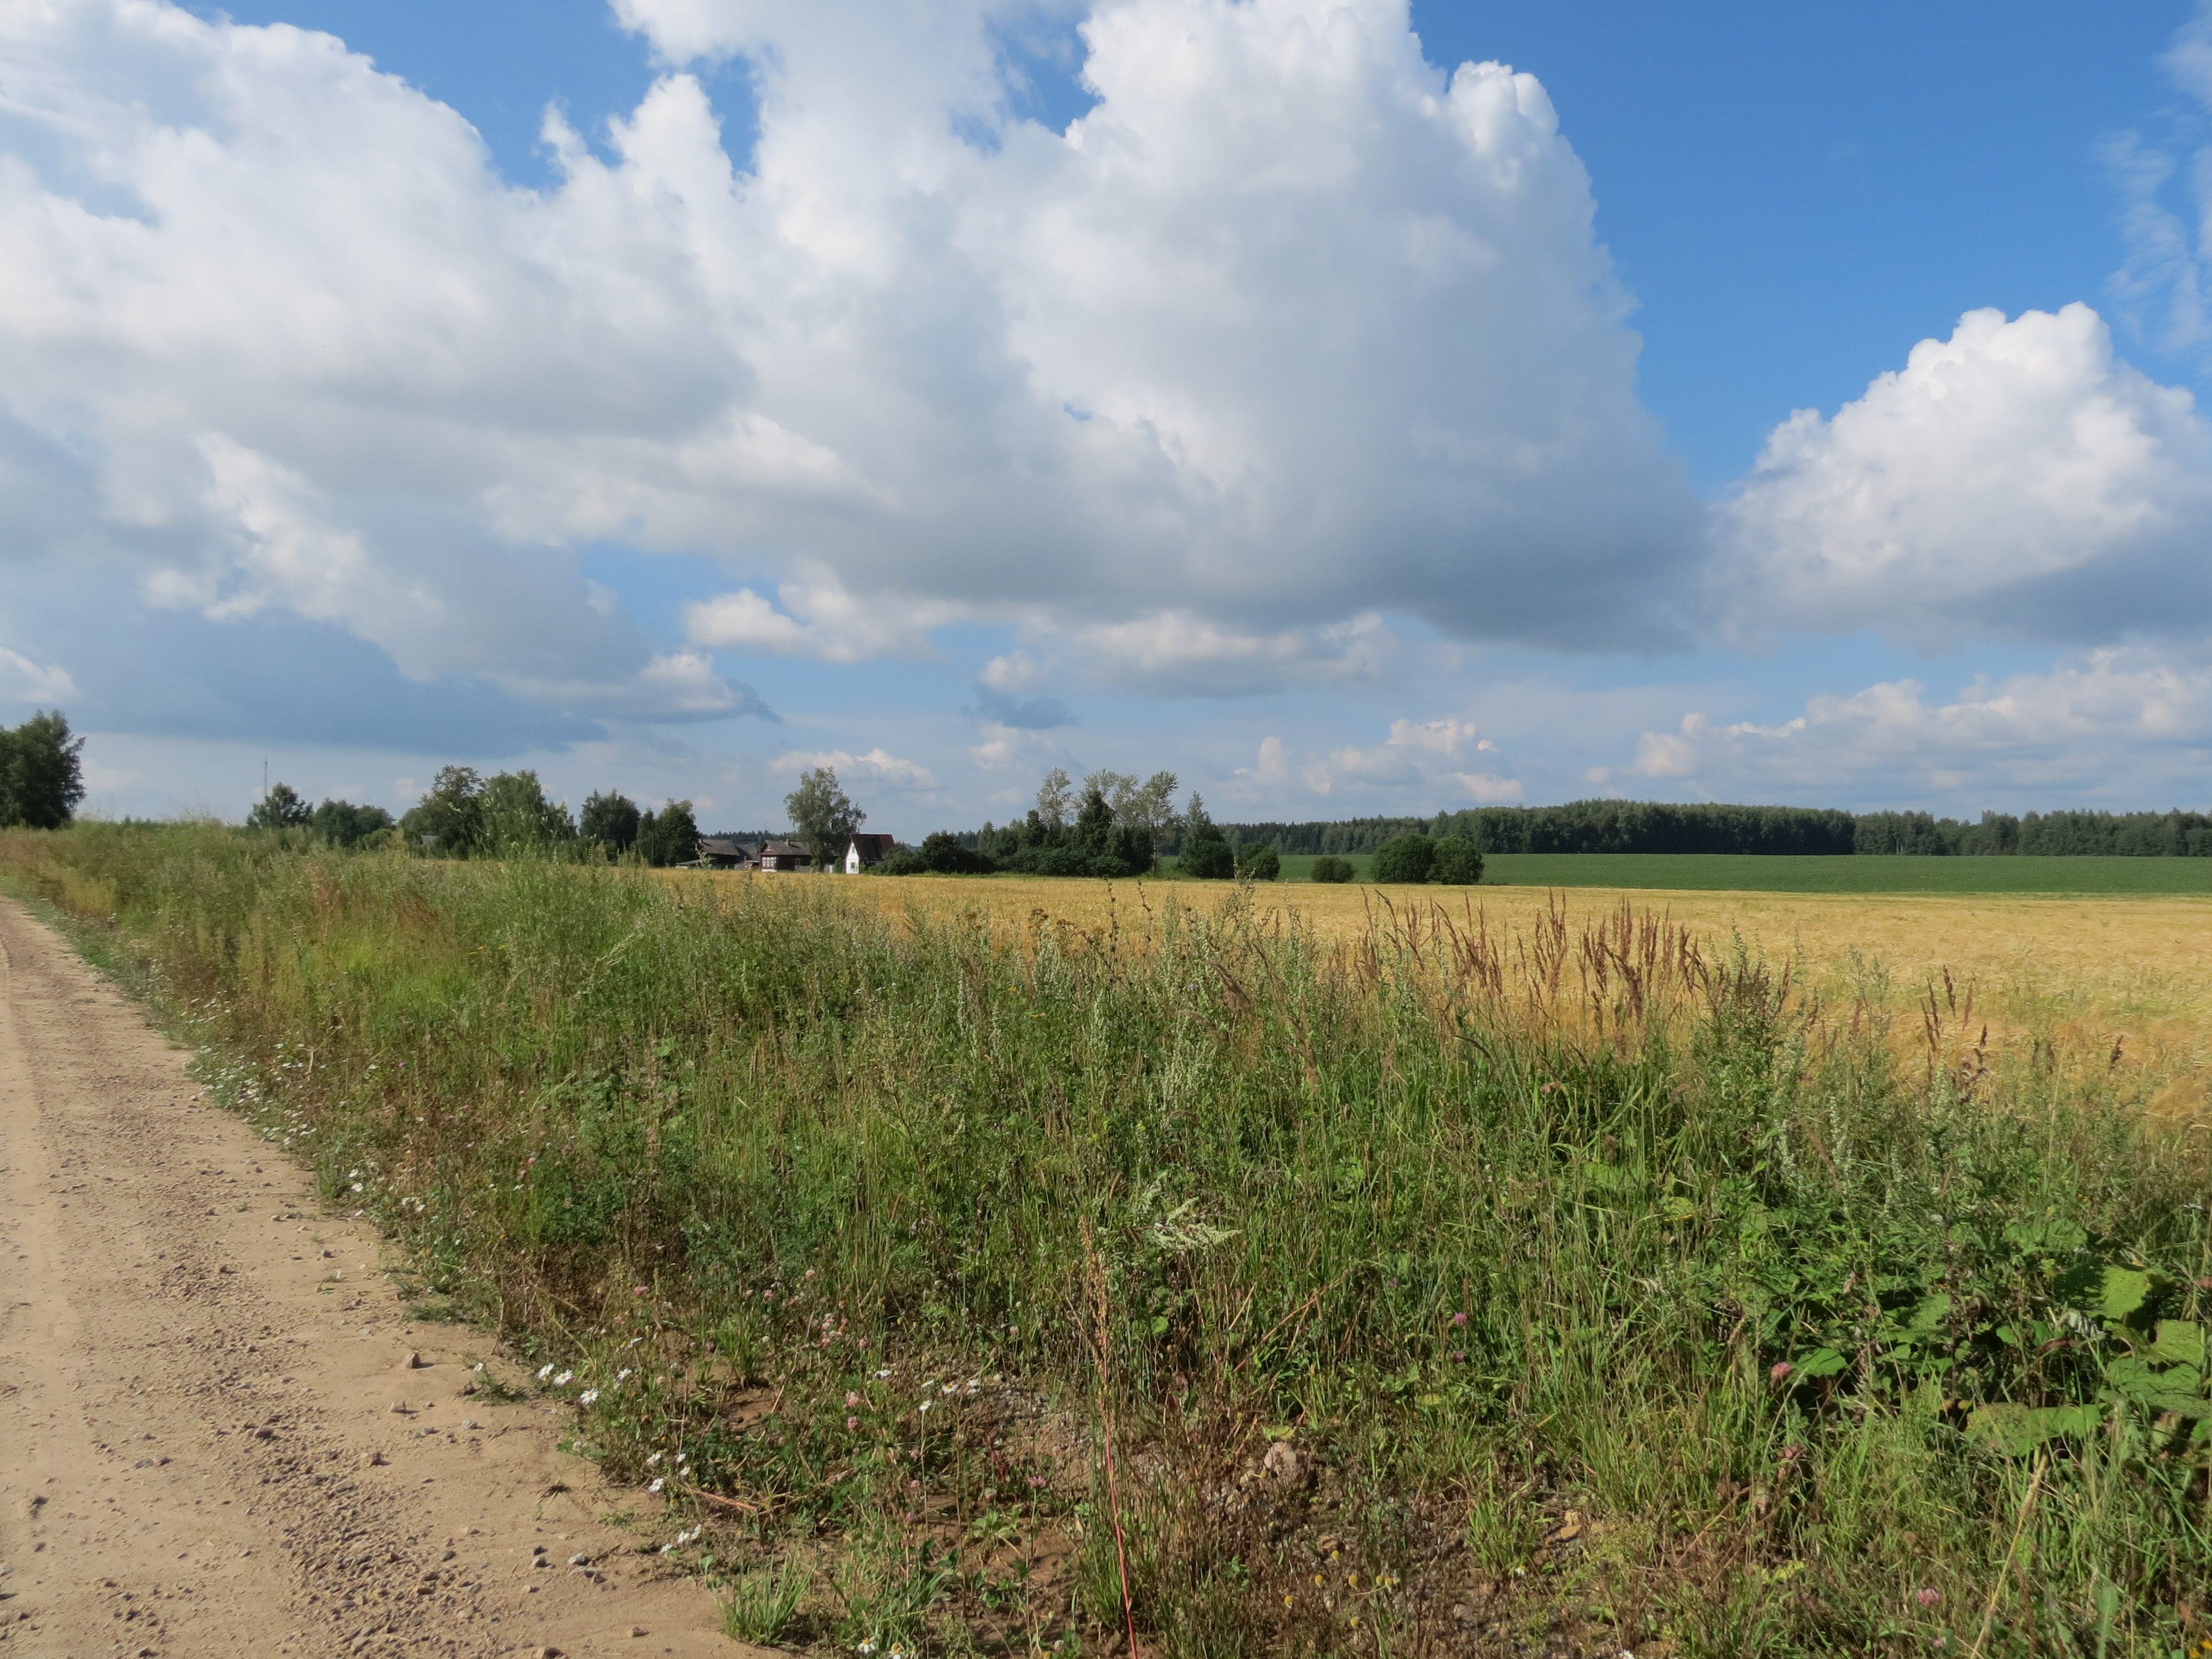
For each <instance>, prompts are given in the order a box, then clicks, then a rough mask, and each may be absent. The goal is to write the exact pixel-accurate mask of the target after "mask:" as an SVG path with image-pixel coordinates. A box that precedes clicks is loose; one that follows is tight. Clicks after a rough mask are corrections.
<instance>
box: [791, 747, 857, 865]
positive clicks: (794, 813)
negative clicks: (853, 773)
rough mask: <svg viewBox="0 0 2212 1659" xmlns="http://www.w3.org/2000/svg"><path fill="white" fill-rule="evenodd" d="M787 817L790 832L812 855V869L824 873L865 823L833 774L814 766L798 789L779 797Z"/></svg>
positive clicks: (822, 767) (827, 768)
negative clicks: (789, 819)
mask: <svg viewBox="0 0 2212 1659" xmlns="http://www.w3.org/2000/svg"><path fill="white" fill-rule="evenodd" d="M783 807H784V811H787V812H788V813H790V815H791V829H792V833H793V835H795V836H798V837H799V841H800V842H803V843H804V844H805V848H806V850H807V851H808V852H809V853H811V854H813V857H814V867H815V868H816V869H817V870H827V869H829V868H830V867H831V866H832V865H833V864H834V862H835V861H836V860H837V859H838V858H839V857H841V856H842V854H843V853H844V851H845V844H846V843H847V842H849V841H851V840H852V838H853V832H854V830H856V829H859V828H860V826H861V825H862V824H864V823H866V822H867V821H868V815H867V814H866V812H864V811H861V810H860V808H859V807H858V806H856V805H854V803H853V800H852V799H851V797H849V796H848V795H847V794H846V793H845V792H844V790H843V789H842V787H839V785H838V782H837V775H836V772H834V771H832V770H831V769H829V767H826V766H817V767H816V768H815V769H813V770H812V771H811V772H809V773H808V774H807V775H805V777H803V778H801V779H800V780H799V787H798V788H796V789H794V790H793V791H792V792H791V793H789V794H787V795H786V796H785V797H784V798H783Z"/></svg>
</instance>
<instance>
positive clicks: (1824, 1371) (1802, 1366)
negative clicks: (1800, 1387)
mask: <svg viewBox="0 0 2212 1659" xmlns="http://www.w3.org/2000/svg"><path fill="white" fill-rule="evenodd" d="M1849 1364H1850V1360H1848V1359H1846V1358H1844V1357H1843V1355H1841V1354H1839V1353H1838V1352H1836V1351H1835V1350H1834V1349H1833V1348H1815V1349H1814V1350H1813V1352H1810V1353H1808V1354H1807V1355H1806V1356H1805V1357H1804V1358H1802V1359H1801V1360H1799V1361H1798V1362H1797V1375H1798V1376H1834V1375H1835V1374H1836V1373H1837V1372H1838V1371H1840V1370H1843V1369H1844V1367H1845V1366H1847V1365H1849Z"/></svg>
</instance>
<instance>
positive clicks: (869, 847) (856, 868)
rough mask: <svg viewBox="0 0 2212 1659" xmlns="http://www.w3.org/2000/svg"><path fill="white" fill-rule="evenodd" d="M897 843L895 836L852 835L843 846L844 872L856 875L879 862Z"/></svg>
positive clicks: (889, 853) (886, 856) (888, 854)
mask: <svg viewBox="0 0 2212 1659" xmlns="http://www.w3.org/2000/svg"><path fill="white" fill-rule="evenodd" d="M897 845H898V837H897V836H860V835H856V836H854V837H853V838H852V840H851V841H850V842H848V843H847V844H846V847H845V873H846V874H847V875H848V876H857V875H859V874H860V872H861V871H863V870H865V869H866V868H867V866H870V865H872V864H881V863H882V862H883V861H884V860H885V859H887V858H889V857H890V855H891V849H892V848H895V847H896V846H897Z"/></svg>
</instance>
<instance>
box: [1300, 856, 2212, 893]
mask: <svg viewBox="0 0 2212 1659" xmlns="http://www.w3.org/2000/svg"><path fill="white" fill-rule="evenodd" d="M1372 862H1373V860H1372V859H1371V858H1370V856H1369V855H1367V854H1360V855H1358V856H1357V857H1355V858H1353V859H1352V865H1353V866H1354V868H1356V869H1357V870H1358V872H1359V876H1358V878H1359V879H1360V880H1362V881H1364V880H1366V879H1367V878H1368V871H1369V866H1370V864H1371V863H1372ZM1313 865H1314V860H1312V859H1311V858H1310V857H1294V858H1285V860H1283V879H1284V880H1285V881H1305V880H1308V879H1310V872H1311V871H1312V869H1313ZM1483 881H1484V883H1485V884H1487V885H1492V886H1498V887H1644V888H1653V889H1668V890H1678V891H1679V890H1693V891H1700V892H1741V893H2154V894H2167V893H2206V894H2212V859H2124V858H1759V857H1755V856H1753V855H1751V854H1726V853H1492V854H1489V855H1488V856H1487V857H1486V859H1485V860H1484V871H1483Z"/></svg>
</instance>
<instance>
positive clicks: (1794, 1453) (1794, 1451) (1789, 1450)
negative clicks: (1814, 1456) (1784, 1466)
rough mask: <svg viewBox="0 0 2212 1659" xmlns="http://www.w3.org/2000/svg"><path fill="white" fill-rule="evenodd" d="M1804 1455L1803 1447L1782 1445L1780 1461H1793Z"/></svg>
mask: <svg viewBox="0 0 2212 1659" xmlns="http://www.w3.org/2000/svg"><path fill="white" fill-rule="evenodd" d="M1803 1455H1805V1449H1804V1448H1803V1447H1802V1446H1784V1448H1783V1449H1782V1461H1783V1462H1785V1463H1795V1462H1796V1461H1797V1460H1798V1459H1799V1458H1801V1457H1802V1456H1803Z"/></svg>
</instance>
